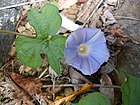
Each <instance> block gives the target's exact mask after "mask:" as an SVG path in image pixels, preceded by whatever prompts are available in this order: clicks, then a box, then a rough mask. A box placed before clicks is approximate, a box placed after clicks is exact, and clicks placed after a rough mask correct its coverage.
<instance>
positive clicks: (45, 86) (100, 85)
mask: <svg viewBox="0 0 140 105" xmlns="http://www.w3.org/2000/svg"><path fill="white" fill-rule="evenodd" d="M83 85H84V84H60V85H56V84H55V87H70V86H71V87H74V86H76V87H80V86H83ZM42 87H43V88H48V87H53V85H43V86H42ZM93 87H101V88H118V89H120V88H121V87H120V86H116V85H102V84H93Z"/></svg>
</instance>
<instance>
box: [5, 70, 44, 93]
mask: <svg viewBox="0 0 140 105" xmlns="http://www.w3.org/2000/svg"><path fill="white" fill-rule="evenodd" d="M8 74H9V75H10V77H11V78H12V80H13V81H14V82H15V83H17V84H18V85H19V86H20V87H22V88H23V89H24V90H26V91H28V92H29V93H30V94H40V93H41V92H42V91H41V87H42V83H41V80H40V79H38V78H32V77H28V78H27V77H24V76H21V75H19V74H17V73H14V72H10V73H8Z"/></svg>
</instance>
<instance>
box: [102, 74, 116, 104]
mask: <svg viewBox="0 0 140 105" xmlns="http://www.w3.org/2000/svg"><path fill="white" fill-rule="evenodd" d="M100 82H101V84H102V85H112V81H111V79H110V77H109V76H108V75H103V76H102V77H101V79H100ZM100 92H102V93H104V94H106V95H107V96H108V97H109V99H110V100H111V101H112V102H113V100H114V89H113V88H102V87H100Z"/></svg>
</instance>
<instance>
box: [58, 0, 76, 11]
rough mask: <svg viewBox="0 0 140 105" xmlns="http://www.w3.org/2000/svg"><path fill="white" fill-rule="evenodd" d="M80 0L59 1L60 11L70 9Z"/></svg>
mask: <svg viewBox="0 0 140 105" xmlns="http://www.w3.org/2000/svg"><path fill="white" fill-rule="evenodd" d="M77 2H78V0H59V1H58V6H59V9H60V10H62V9H64V8H69V7H70V6H72V5H74V4H76V3H77Z"/></svg>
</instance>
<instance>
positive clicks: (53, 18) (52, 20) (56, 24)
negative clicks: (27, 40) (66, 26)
mask: <svg viewBox="0 0 140 105" xmlns="http://www.w3.org/2000/svg"><path fill="white" fill-rule="evenodd" d="M28 20H29V23H30V24H31V25H32V26H33V27H34V28H35V31H36V34H37V37H41V38H44V37H46V36H48V35H55V33H56V32H57V31H58V29H59V28H60V26H61V23H62V19H61V16H60V15H59V10H58V8H57V7H56V6H55V5H53V4H46V5H44V6H43V8H42V9H41V11H38V9H35V8H33V9H30V10H28Z"/></svg>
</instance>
